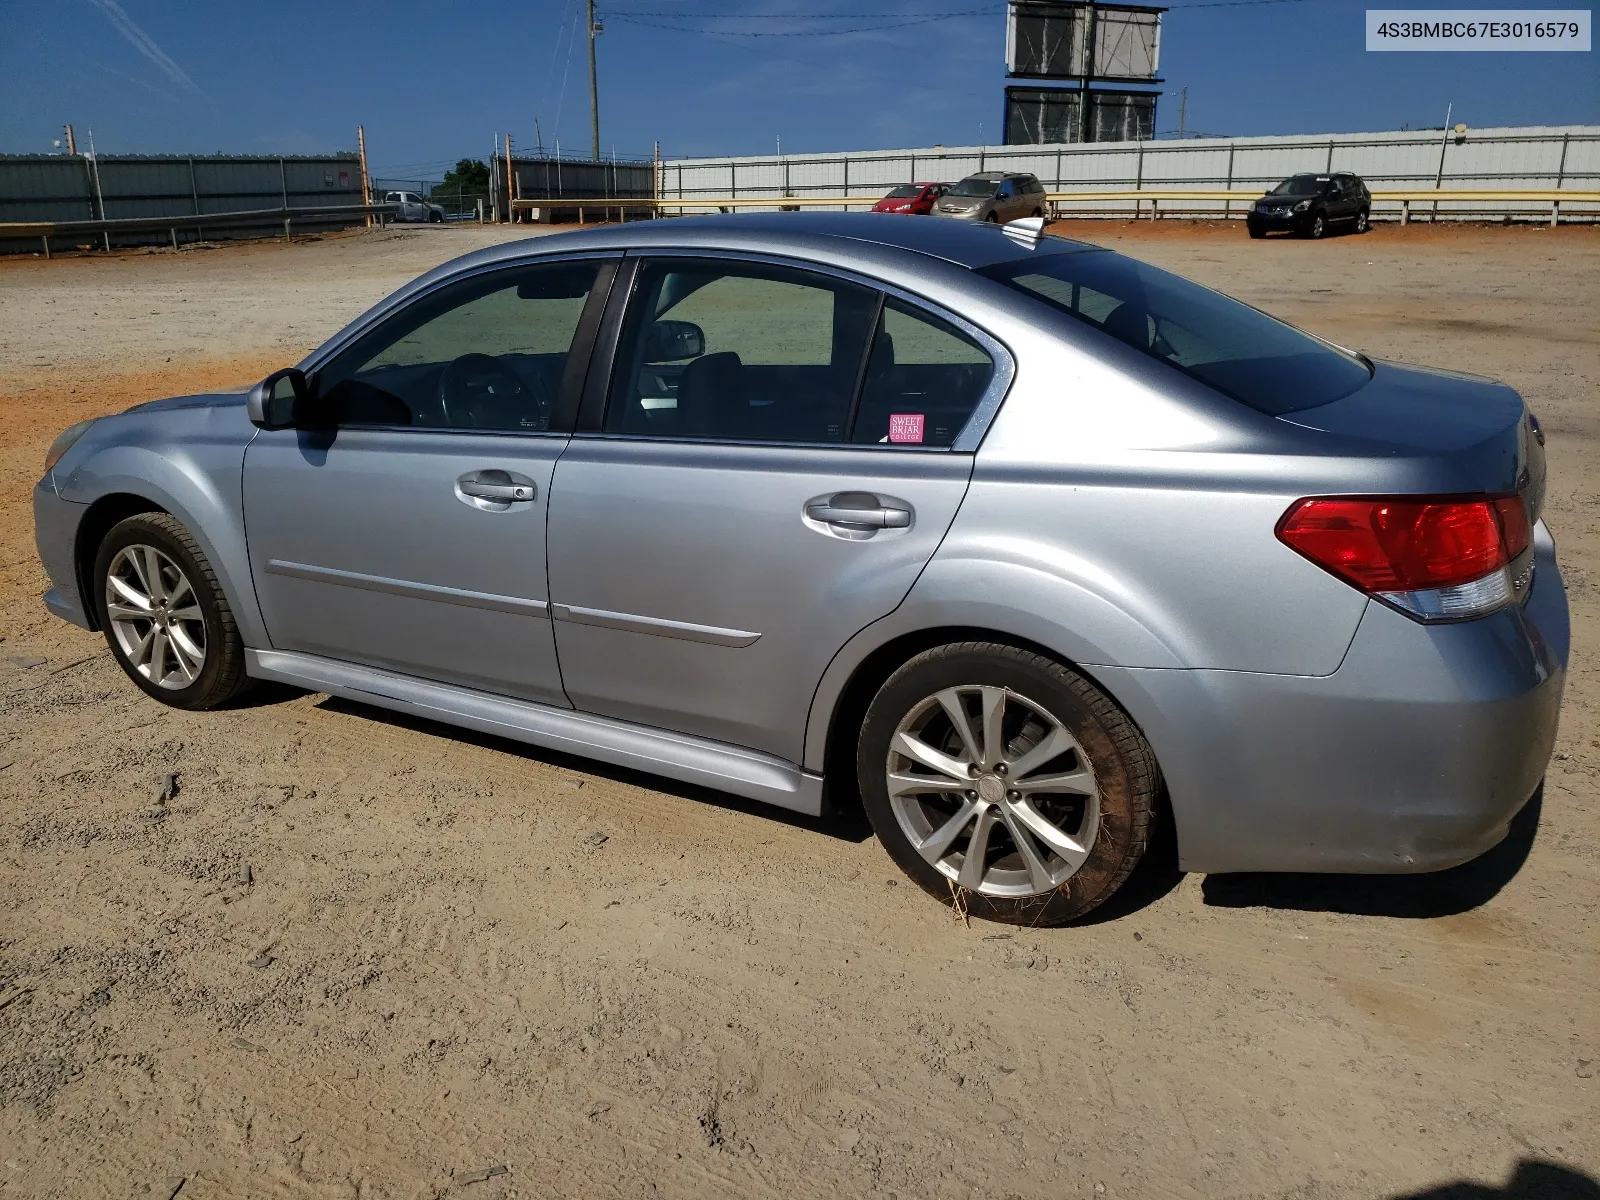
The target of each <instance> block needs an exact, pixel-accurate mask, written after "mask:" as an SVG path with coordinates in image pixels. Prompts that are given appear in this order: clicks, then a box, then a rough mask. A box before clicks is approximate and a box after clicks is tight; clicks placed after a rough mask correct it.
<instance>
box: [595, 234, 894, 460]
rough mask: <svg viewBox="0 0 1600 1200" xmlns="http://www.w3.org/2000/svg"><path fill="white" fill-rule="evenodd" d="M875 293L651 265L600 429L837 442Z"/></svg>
mask: <svg viewBox="0 0 1600 1200" xmlns="http://www.w3.org/2000/svg"><path fill="white" fill-rule="evenodd" d="M876 300H877V295H876V293H875V292H873V291H872V290H871V289H869V288H864V287H859V286H857V285H855V284H851V283H846V282H844V281H842V280H835V279H831V278H829V277H828V276H824V275H816V274H812V273H811V272H808V271H793V270H788V269H785V268H781V267H766V266H760V265H756V264H744V263H715V264H712V263H707V262H705V261H703V260H702V261H698V262H694V261H684V262H654V263H647V264H646V265H645V266H643V267H642V268H641V269H640V271H639V273H638V276H637V277H636V279H635V281H634V292H633V298H632V300H631V302H630V304H629V309H628V319H627V325H626V328H625V330H624V333H623V338H622V342H621V344H620V346H619V347H618V351H617V367H616V370H615V373H614V375H613V378H612V384H611V397H610V402H609V403H608V404H607V406H606V417H605V430H606V432H608V433H627V434H642V435H648V436H657V437H692V438H736V439H741V440H746V441H785V442H842V441H844V440H846V437H847V432H848V427H849V419H850V402H851V398H852V397H853V396H854V394H855V387H856V379H857V377H858V375H859V374H860V371H861V359H862V355H863V353H864V351H865V349H866V340H867V333H868V329H869V326H870V323H871V319H872V312H873V309H874V306H875V304H876Z"/></svg>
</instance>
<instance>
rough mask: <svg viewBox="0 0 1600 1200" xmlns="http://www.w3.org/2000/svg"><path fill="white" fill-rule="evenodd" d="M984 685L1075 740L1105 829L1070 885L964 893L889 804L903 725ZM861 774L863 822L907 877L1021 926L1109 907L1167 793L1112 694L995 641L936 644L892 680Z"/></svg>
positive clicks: (875, 707)
mask: <svg viewBox="0 0 1600 1200" xmlns="http://www.w3.org/2000/svg"><path fill="white" fill-rule="evenodd" d="M984 686H988V687H1002V688H1005V689H1007V691H1008V701H1007V704H1008V707H1007V710H1006V711H1010V705H1011V704H1012V701H1011V700H1010V699H1009V696H1016V697H1024V698H1026V702H1027V703H1028V704H1029V705H1031V706H1033V707H1035V708H1038V709H1043V710H1045V711H1046V712H1047V713H1048V714H1049V715H1050V716H1052V717H1053V718H1054V719H1055V720H1057V721H1059V722H1060V723H1061V724H1062V726H1064V727H1065V729H1066V731H1067V732H1068V733H1070V734H1071V735H1072V736H1073V737H1074V738H1075V739H1076V740H1077V743H1078V746H1079V747H1080V748H1081V753H1082V755H1083V756H1084V757H1086V758H1087V760H1088V765H1089V767H1090V768H1091V770H1092V771H1093V776H1094V783H1095V787H1096V790H1097V791H1098V793H1099V798H1100V799H1099V806H1100V812H1099V825H1098V830H1097V832H1096V834H1095V839H1094V842H1093V843H1092V845H1091V846H1090V847H1089V853H1088V857H1087V858H1086V859H1085V860H1084V861H1083V863H1082V865H1081V866H1079V867H1078V869H1077V871H1076V872H1075V873H1072V874H1070V875H1068V876H1067V877H1066V879H1065V881H1064V882H1062V883H1060V884H1059V885H1058V886H1056V887H1054V888H1053V889H1051V890H1047V891H1044V892H1042V893H1040V894H1036V895H1029V896H1024V897H1019V898H1012V897H1005V896H990V895H985V894H983V893H981V892H978V891H974V890H970V889H967V888H964V887H961V886H959V885H958V884H957V883H956V881H955V879H954V878H952V876H950V875H947V874H945V873H944V872H942V871H941V870H940V869H939V868H938V867H936V866H935V865H934V864H933V863H932V862H930V861H929V860H927V859H925V858H923V856H922V855H921V854H920V853H919V852H918V851H917V849H916V847H915V845H914V844H913V842H912V840H911V838H910V836H908V834H907V832H906V830H905V829H904V828H903V827H902V826H901V824H900V819H899V817H897V816H896V814H895V810H894V806H893V804H892V802H891V800H890V796H889V784H888V779H887V771H888V767H889V763H890V748H891V745H892V744H894V743H893V739H894V738H895V734H896V731H897V729H898V727H899V725H900V723H901V721H902V720H904V719H906V718H907V717H908V716H910V715H911V714H912V713H914V712H915V711H917V709H918V708H919V707H923V706H924V705H925V703H926V701H927V700H928V698H930V697H932V696H934V695H935V694H936V693H938V692H940V691H942V690H943V689H946V688H961V687H984ZM1002 736H1004V735H1002ZM1058 769H1059V768H1058ZM856 773H857V777H858V780H859V783H860V788H861V798H862V802H863V805H864V806H865V809H866V814H867V819H868V820H869V821H871V823H872V827H873V829H874V830H875V831H876V832H877V835H878V839H879V841H881V842H882V843H883V847H884V849H885V850H886V851H888V853H889V857H890V858H892V859H894V861H895V864H896V865H897V866H899V867H900V869H901V870H903V871H904V872H905V873H906V874H907V875H909V876H910V877H911V878H912V879H914V880H915V881H916V882H917V884H918V885H920V886H921V887H922V888H923V890H924V891H926V892H928V893H929V894H930V895H932V896H935V897H937V898H938V899H940V900H942V901H944V902H945V903H946V904H949V905H951V906H952V907H956V908H957V909H958V910H959V911H962V912H964V913H967V914H970V915H971V916H974V917H981V918H984V919H987V920H991V921H1003V922H1007V923H1010V924H1015V925H1062V924H1065V923H1067V922H1069V921H1072V920H1075V919H1077V918H1079V917H1082V916H1084V915H1085V914H1086V913H1088V912H1090V911H1091V910H1093V909H1094V908H1096V907H1098V906H1099V905H1101V904H1103V903H1105V902H1106V900H1108V899H1109V898H1110V897H1111V896H1112V894H1113V893H1115V892H1116V890H1117V889H1118V888H1119V887H1121V886H1122V884H1123V882H1124V881H1125V880H1126V879H1127V878H1128V876H1129V874H1130V873H1131V872H1132V871H1133V869H1134V867H1135V865H1137V863H1138V862H1139V859H1140V858H1141V857H1142V856H1143V855H1144V852H1145V848H1146V847H1147V846H1148V845H1149V842H1150V836H1151V830H1152V827H1153V825H1154V823H1155V814H1156V811H1157V804H1158V796H1159V794H1160V791H1161V786H1162V785H1161V774H1160V770H1159V769H1158V767H1157V765H1156V760H1155V755H1154V754H1153V753H1152V752H1151V750H1150V746H1149V744H1148V743H1147V742H1146V741H1145V739H1144V737H1143V735H1142V734H1141V733H1140V732H1139V729H1138V727H1137V726H1135V725H1134V723H1133V722H1132V720H1130V719H1129V718H1128V716H1127V714H1126V713H1124V712H1123V711H1122V710H1121V709H1120V708H1118V707H1117V705H1116V704H1115V703H1113V702H1112V700H1111V699H1110V697H1108V696H1107V695H1106V694H1105V693H1104V692H1102V691H1100V689H1099V688H1097V687H1095V686H1094V684H1092V683H1090V682H1089V681H1088V680H1087V679H1085V678H1083V676H1081V675H1079V674H1077V673H1076V672H1075V671H1072V670H1069V669H1068V668H1066V667H1064V666H1062V665H1061V664H1060V663H1058V662H1056V661H1054V660H1053V659H1050V658H1047V657H1045V656H1044V655H1042V654H1036V653H1034V652H1032V651H1029V650H1021V649H1018V648H1017V647H1014V646H1006V645H1001V644H998V643H992V642H961V643H956V644H953V645H947V646H937V647H935V648H933V649H931V650H927V651H924V652H923V653H921V654H919V655H917V656H916V657H915V658H913V659H912V660H911V661H910V662H908V663H906V664H905V665H904V666H903V667H901V668H900V669H899V670H898V671H896V672H895V673H894V674H893V675H891V676H890V677H889V679H888V680H887V681H886V682H885V683H884V685H883V687H882V688H880V689H879V690H878V694H877V696H875V697H874V698H873V701H872V703H871V705H870V706H869V707H868V709H867V715H866V720H865V721H864V722H863V725H862V730H861V737H860V741H859V742H858V744H857V752H856ZM976 794H977V793H976V792H970V793H968V795H976ZM1009 842H1010V835H1009V834H1006V835H1003V837H1002V843H1001V844H1000V845H999V846H998V847H992V848H994V849H996V852H997V853H1003V852H1004V850H1005V846H1006V844H1007V843H1009ZM1013 844H1014V843H1013ZM1038 848H1039V847H1038V845H1037V844H1036V845H1035V849H1038ZM1001 861H1002V862H1003V861H1008V860H1004V859H1002V860H1001Z"/></svg>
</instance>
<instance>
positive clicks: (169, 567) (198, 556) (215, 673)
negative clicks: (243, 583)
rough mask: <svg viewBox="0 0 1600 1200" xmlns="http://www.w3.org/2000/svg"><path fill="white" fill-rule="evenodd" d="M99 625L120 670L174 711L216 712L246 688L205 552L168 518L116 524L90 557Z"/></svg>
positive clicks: (149, 516) (238, 645)
mask: <svg viewBox="0 0 1600 1200" xmlns="http://www.w3.org/2000/svg"><path fill="white" fill-rule="evenodd" d="M94 581H95V585H96V587H95V593H96V597H95V598H96V603H97V604H98V605H99V616H100V627H101V629H103V630H104V631H105V635H106V642H107V644H108V645H110V647H111V653H112V655H113V656H114V657H115V658H116V660H117V665H118V666H120V667H121V668H122V669H123V670H124V671H125V672H127V675H128V678H130V679H132V680H133V682H134V683H136V684H138V685H139V687H140V688H142V689H143V690H144V691H145V692H146V693H148V694H149V695H151V696H154V697H155V698H156V699H157V700H159V701H161V702H162V703H163V704H170V705H172V706H173V707H174V708H189V709H204V708H215V707H216V706H217V705H219V704H221V703H223V702H224V701H226V700H230V699H232V698H233V697H234V696H236V695H238V694H239V693H240V692H241V691H243V690H244V689H245V687H247V686H248V685H249V682H250V681H249V679H248V677H247V676H246V675H245V672H244V643H243V642H242V641H241V640H240V637H239V630H238V627H237V625H236V624H235V623H234V619H233V610H232V609H231V608H229V606H228V601H227V598H226V597H225V596H224V595H223V594H222V589H221V588H220V587H219V586H218V584H217V577H216V574H215V573H214V572H213V571H212V569H211V564H210V563H208V562H207V561H206V556H205V554H204V553H203V552H202V551H201V549H200V547H199V545H198V544H197V543H196V542H195V540H194V538H193V537H192V536H191V535H190V533H189V531H188V530H187V529H185V528H184V527H183V525H182V524H181V523H180V522H179V521H177V520H175V519H174V518H173V517H170V516H168V515H167V514H166V513H140V514H139V515H137V516H133V517H129V518H128V519H127V520H125V521H122V522H120V523H118V524H117V525H114V526H113V527H112V529H111V531H110V532H109V533H108V534H106V537H105V540H104V541H102V542H101V543H100V549H99V552H98V553H97V554H96V555H95V567H94Z"/></svg>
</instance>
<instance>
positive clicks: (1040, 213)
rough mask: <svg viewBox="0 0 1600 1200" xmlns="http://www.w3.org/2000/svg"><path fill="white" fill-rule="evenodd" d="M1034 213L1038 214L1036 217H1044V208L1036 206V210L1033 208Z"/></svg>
mask: <svg viewBox="0 0 1600 1200" xmlns="http://www.w3.org/2000/svg"><path fill="white" fill-rule="evenodd" d="M1033 215H1034V216H1036V217H1042V216H1044V209H1042V208H1036V209H1034V210H1033Z"/></svg>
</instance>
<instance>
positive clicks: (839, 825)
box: [250, 685, 872, 842]
mask: <svg viewBox="0 0 1600 1200" xmlns="http://www.w3.org/2000/svg"><path fill="white" fill-rule="evenodd" d="M274 686H278V685H274ZM263 690H264V689H252V690H251V693H250V703H253V704H261V703H274V702H277V701H281V700H282V699H286V698H291V697H292V696H294V695H304V694H305V693H304V692H303V691H300V690H298V689H292V688H291V689H288V691H287V692H286V693H285V694H282V695H280V696H279V697H277V700H273V699H268V698H266V697H264V696H262V695H261V692H262V691H263ZM316 706H317V707H318V708H319V709H323V710H325V711H327V712H336V713H349V714H351V715H353V716H358V717H361V718H362V719H363V720H368V721H382V722H383V723H384V724H386V725H393V726H396V727H398V728H401V729H414V730H416V731H417V732H418V733H426V734H432V735H433V736H435V737H447V738H449V739H451V740H452V741H457V742H465V743H467V744H468V745H472V746H482V747H484V748H486V749H490V750H497V751H499V752H500V753H502V754H511V755H515V756H516V757H517V758H525V759H528V760H529V761H531V762H541V763H545V764H547V765H549V766H552V767H560V768H561V769H563V770H567V771H575V772H578V773H580V774H583V775H596V776H599V777H600V778H602V779H610V780H614V781H615V782H617V783H626V784H630V785H632V786H633V787H639V788H646V789H648V790H650V791H652V792H665V793H666V794H667V795H669V796H681V797H683V798H684V799H685V800H694V801H698V802H699V803H702V804H711V805H715V806H716V807H717V808H722V809H726V810H728V811H729V812H742V813H751V814H753V815H755V816H759V817H762V818H764V819H767V820H773V821H781V822H783V823H784V824H785V825H792V826H794V827H795V828H796V829H805V830H809V831H810V832H812V833H819V834H823V835H825V836H827V837H832V838H838V839H839V840H841V841H848V842H864V841H866V840H867V839H868V838H869V837H871V836H872V827H871V826H870V825H868V824H867V822H866V818H865V817H864V816H862V815H861V814H860V803H859V800H855V799H854V798H853V797H847V798H845V803H843V804H842V805H840V806H839V808H838V810H837V811H835V812H833V813H830V814H825V815H823V816H820V817H808V816H806V815H805V814H803V813H797V812H790V811H789V810H788V809H784V808H778V807H777V806H776V805H772V804H764V803H762V802H761V801H759V800H746V799H744V798H743V797H742V796H735V795H733V794H732V793H731V792H723V791H718V790H717V789H716V788H709V787H702V786H700V785H698V784H693V783H680V782H678V781H677V780H675V779H668V778H667V777H666V776H664V775H654V774H651V773H650V772H648V771H635V770H632V769H630V768H628V767H616V766H612V765H611V764H610V763H603V762H599V761H597V760H595V759H592V758H583V757H581V756H579V755H576V754H563V753H562V752H561V751H559V750H546V749H545V748H543V747H542V746H531V745H529V744H528V743H526V742H518V741H513V740H512V739H510V738H503V737H496V736H494V735H493V734H488V733H479V732H477V731H476V730H472V729H464V728H462V727H461V726H459V725H449V724H446V723H444V722H442V721H430V720H428V719H426V718H425V717H414V716H411V715H410V714H408V713H398V712H394V711H392V710H390V709H386V708H377V707H374V706H372V705H368V704H361V703H358V702H357V701H353V700H342V699H340V698H339V697H337V696H327V697H325V698H323V699H322V700H319V701H318V702H317V705H316ZM851 801H854V802H853V803H852V802H851Z"/></svg>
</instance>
